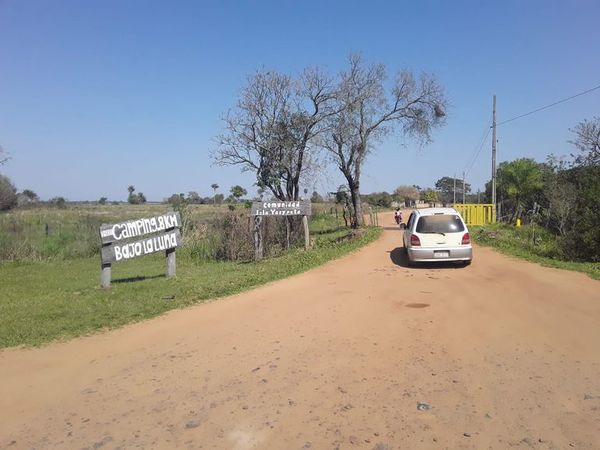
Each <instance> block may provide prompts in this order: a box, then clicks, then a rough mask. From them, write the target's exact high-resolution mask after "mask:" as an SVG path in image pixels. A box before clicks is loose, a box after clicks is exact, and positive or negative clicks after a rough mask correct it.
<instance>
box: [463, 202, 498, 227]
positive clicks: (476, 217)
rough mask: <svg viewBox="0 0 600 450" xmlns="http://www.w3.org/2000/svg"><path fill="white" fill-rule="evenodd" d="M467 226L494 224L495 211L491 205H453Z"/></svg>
mask: <svg viewBox="0 0 600 450" xmlns="http://www.w3.org/2000/svg"><path fill="white" fill-rule="evenodd" d="M454 209H456V210H457V211H458V212H459V213H460V215H461V216H462V218H463V219H464V221H465V222H466V224H467V225H487V224H489V223H495V222H496V211H495V210H494V205H493V204H491V203H489V204H488V203H483V204H478V203H464V204H459V205H454Z"/></svg>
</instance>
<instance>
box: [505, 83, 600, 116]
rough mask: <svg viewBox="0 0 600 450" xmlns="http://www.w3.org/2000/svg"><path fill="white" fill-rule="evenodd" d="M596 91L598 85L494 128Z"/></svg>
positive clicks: (599, 86)
mask: <svg viewBox="0 0 600 450" xmlns="http://www.w3.org/2000/svg"><path fill="white" fill-rule="evenodd" d="M596 89H600V84H599V85H598V86H595V87H593V88H591V89H588V90H586V91H583V92H580V93H579V94H575V95H572V96H570V97H567V98H563V99H562V100H559V101H557V102H554V103H550V104H549V105H546V106H542V107H541V108H538V109H534V110H533V111H529V112H528V113H525V114H521V115H519V116H516V117H513V118H512V119H508V120H504V121H502V122H500V123H498V124H497V125H496V126H499V125H504V124H505V123H508V122H512V121H513V120H517V119H520V118H521V117H525V116H529V115H531V114H534V113H536V112H539V111H543V110H544V109H548V108H551V107H553V106H556V105H559V104H561V103H564V102H567V101H569V100H572V99H574V98H576V97H580V96H582V95H585V94H588V93H590V92H592V91H595V90H596Z"/></svg>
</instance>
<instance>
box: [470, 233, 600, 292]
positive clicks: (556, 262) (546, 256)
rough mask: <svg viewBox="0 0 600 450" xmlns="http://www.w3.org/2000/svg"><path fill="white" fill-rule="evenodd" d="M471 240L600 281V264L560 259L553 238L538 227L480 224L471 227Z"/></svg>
mask: <svg viewBox="0 0 600 450" xmlns="http://www.w3.org/2000/svg"><path fill="white" fill-rule="evenodd" d="M470 230H471V235H472V238H473V241H475V242H476V243H477V244H481V245H485V246H488V247H493V248H495V249H497V250H499V251H500V252H502V253H504V254H507V255H511V256H516V257H518V258H522V259H526V260H527V261H532V262H536V263H538V264H541V265H542V266H546V267H554V268H557V269H565V270H573V271H576V272H583V273H586V274H588V275H589V276H590V277H591V278H594V279H596V280H600V263H592V262H574V261H564V260H562V259H560V253H559V251H558V248H557V245H556V237H555V236H554V235H553V234H551V233H549V232H548V231H546V230H545V229H543V228H541V227H539V226H523V227H520V228H517V227H514V226H511V225H506V224H493V225H486V226H483V227H476V226H473V227H470Z"/></svg>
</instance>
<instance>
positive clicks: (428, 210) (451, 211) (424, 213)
mask: <svg viewBox="0 0 600 450" xmlns="http://www.w3.org/2000/svg"><path fill="white" fill-rule="evenodd" d="M415 212H416V213H417V214H419V215H421V216H433V215H435V214H458V215H460V214H459V212H458V211H457V210H455V209H454V208H420V209H415Z"/></svg>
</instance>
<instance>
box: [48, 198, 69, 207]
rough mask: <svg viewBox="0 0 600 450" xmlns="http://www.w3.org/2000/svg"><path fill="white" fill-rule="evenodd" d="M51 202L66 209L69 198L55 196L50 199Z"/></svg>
mask: <svg viewBox="0 0 600 450" xmlns="http://www.w3.org/2000/svg"><path fill="white" fill-rule="evenodd" d="M50 204H52V205H54V206H56V207H57V208H60V209H64V208H66V207H67V200H66V199H65V198H64V197H54V198H51V199H50Z"/></svg>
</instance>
